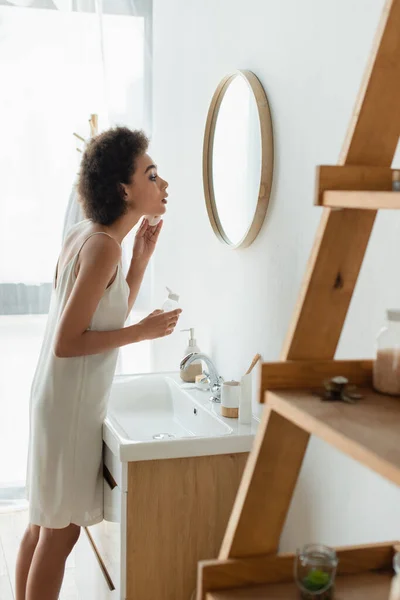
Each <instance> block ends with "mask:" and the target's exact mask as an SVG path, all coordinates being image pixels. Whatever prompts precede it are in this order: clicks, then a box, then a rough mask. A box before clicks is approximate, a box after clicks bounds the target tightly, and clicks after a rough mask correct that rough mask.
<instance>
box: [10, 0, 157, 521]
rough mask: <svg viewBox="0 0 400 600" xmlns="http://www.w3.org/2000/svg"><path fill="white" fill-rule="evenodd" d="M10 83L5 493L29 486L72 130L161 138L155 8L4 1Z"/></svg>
mask: <svg viewBox="0 0 400 600" xmlns="http://www.w3.org/2000/svg"><path fill="white" fill-rule="evenodd" d="M0 80H1V95H0V132H1V136H0V169H1V177H0V486H1V485H2V484H4V483H5V482H11V483H15V482H20V483H21V482H23V481H24V478H25V464H26V443H25V441H26V442H27V439H28V401H29V390H30V384H31V380H32V376H33V372H34V368H35V366H36V361H37V357H38V352H39V348H40V344H41V340H42V335H43V330H44V325H45V322H46V313H47V310H48V304H49V297H50V291H51V282H52V279H53V275H54V269H55V265H56V261H57V256H58V253H59V251H60V247H61V242H62V234H63V228H64V224H65V217H66V212H67V206H68V200H69V197H70V195H71V192H72V191H73V184H74V181H75V178H76V173H77V172H78V169H79V162H80V158H81V154H80V153H79V152H77V147H78V148H80V149H82V145H81V143H80V142H79V141H78V140H77V139H76V138H75V137H73V135H72V134H73V132H77V133H78V134H80V135H81V136H82V137H84V138H86V137H88V136H89V134H90V131H89V123H88V120H89V117H90V115H91V114H94V113H95V114H97V115H98V116H99V129H100V130H102V129H105V128H107V127H108V126H111V125H115V124H124V125H127V126H129V127H133V128H144V129H145V130H146V131H147V132H149V133H151V114H150V107H151V102H150V97H151V88H150V83H149V82H150V81H151V0H141V1H137V2H130V1H128V0H126V1H125V0H102V1H100V0H33V1H29V0H13V1H11V0H10V1H8V0H0ZM129 244H131V240H128V244H127V248H128V249H129ZM150 282H151V278H150V275H149V276H148V277H147V279H146V281H145V282H144V285H143V289H142V291H141V294H140V298H139V301H138V304H137V307H136V308H137V311H138V312H137V315H136V316H137V318H139V317H141V314H142V313H141V311H143V313H145V312H147V311H148V309H149V308H150V306H149V303H150V291H151V286H150ZM130 352H131V354H129V353H128V354H126V355H125V356H123V361H122V363H123V364H122V368H123V369H124V370H125V371H130V372H135V371H136V372H137V371H139V372H140V371H146V370H149V369H150V364H149V361H150V349H149V347H147V346H146V345H145V346H142V347H140V348H133V349H130ZM16 439H18V440H20V441H22V443H19V444H18V447H16V444H15V440H16ZM24 440H25V441H24ZM6 456H7V460H6V458H5V457H6ZM10 457H12V460H11V459H10ZM0 509H1V495H0Z"/></svg>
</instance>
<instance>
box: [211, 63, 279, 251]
mask: <svg viewBox="0 0 400 600" xmlns="http://www.w3.org/2000/svg"><path fill="white" fill-rule="evenodd" d="M272 170H273V139H272V122H271V115H270V111H269V106H268V100H267V97H266V95H265V92H264V89H263V87H262V85H261V83H260V82H259V80H258V79H257V77H256V76H255V75H254V74H253V73H251V72H250V71H237V72H235V73H233V74H230V75H228V76H227V77H225V78H224V79H223V80H222V81H221V83H220V84H219V86H218V88H217V90H216V92H215V94H214V97H213V99H212V101H211V105H210V109H209V112H208V118H207V125H206V131H205V137H204V150H203V181H204V192H205V197H206V204H207V211H208V216H209V218H210V222H211V225H212V227H213V229H214V232H215V233H216V235H217V236H218V238H219V239H220V240H221V241H222V242H224V243H226V244H229V246H231V247H232V248H239V247H242V248H244V247H246V246H249V245H250V244H251V243H252V242H253V241H254V240H255V238H256V237H257V235H258V233H259V231H260V229H261V227H262V224H263V222H264V218H265V214H266V212H267V208H268V202H269V196H270V192H271V184H272Z"/></svg>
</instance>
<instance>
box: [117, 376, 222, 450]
mask: <svg viewBox="0 0 400 600" xmlns="http://www.w3.org/2000/svg"><path fill="white" fill-rule="evenodd" d="M108 418H111V419H112V421H114V422H115V423H116V424H117V426H118V428H119V429H121V430H123V433H124V437H125V438H126V439H127V440H130V441H132V442H153V443H154V442H160V441H163V442H167V441H168V442H171V441H173V440H179V439H184V438H186V439H187V438H198V437H201V438H210V437H220V436H226V435H230V434H231V433H232V431H233V430H232V428H231V427H229V425H227V424H226V423H224V422H223V421H222V419H221V418H219V417H218V416H217V415H216V414H214V413H213V412H212V408H210V409H209V410H208V409H207V408H206V407H205V406H204V405H203V404H202V403H201V402H198V401H196V398H195V397H194V395H193V394H190V393H189V392H188V391H186V390H185V389H183V388H182V386H181V385H180V384H179V383H178V382H177V381H175V380H174V379H173V378H172V377H169V376H166V375H143V376H137V377H132V376H130V375H127V376H117V377H116V378H115V380H114V383H113V386H112V388H111V395H110V400H109V406H108Z"/></svg>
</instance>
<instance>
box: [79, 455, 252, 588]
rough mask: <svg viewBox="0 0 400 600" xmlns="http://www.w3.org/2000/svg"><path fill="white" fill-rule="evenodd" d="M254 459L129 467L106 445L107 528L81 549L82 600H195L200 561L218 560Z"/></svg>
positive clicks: (95, 531) (88, 536) (92, 531)
mask: <svg viewBox="0 0 400 600" xmlns="http://www.w3.org/2000/svg"><path fill="white" fill-rule="evenodd" d="M247 457H248V453H247V452H241V453H236V454H218V455H212V456H195V457H190V458H172V459H163V460H145V461H138V462H127V463H126V462H125V463H124V462H121V461H120V460H119V459H118V458H117V457H116V456H115V455H114V454H113V453H112V452H111V450H110V449H109V448H108V447H107V446H106V445H105V446H104V476H105V478H104V507H105V520H104V521H103V522H102V523H99V524H98V525H94V526H92V527H89V528H88V529H87V530H85V531H83V532H82V534H81V538H80V540H79V542H78V544H77V547H76V581H77V587H78V590H79V593H80V595H81V597H82V598H85V599H86V598H87V599H88V600H92V599H93V600H94V599H95V600H106V599H107V600H191V597H192V594H193V592H194V590H195V588H196V574H197V563H198V561H199V560H204V559H209V558H215V557H216V556H218V552H219V549H220V546H221V543H222V539H223V536H224V532H225V530H226V526H227V523H228V519H229V516H230V513H231V510H232V506H233V502H234V500H235V497H236V493H237V490H238V487H239V483H240V480H241V477H242V473H243V470H244V467H245V463H246V460H247Z"/></svg>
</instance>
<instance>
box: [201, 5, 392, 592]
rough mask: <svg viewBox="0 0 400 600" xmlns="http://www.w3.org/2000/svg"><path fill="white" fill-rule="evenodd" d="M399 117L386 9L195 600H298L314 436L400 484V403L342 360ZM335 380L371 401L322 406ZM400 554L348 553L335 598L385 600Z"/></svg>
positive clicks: (369, 549) (387, 189) (367, 370)
mask: <svg viewBox="0 0 400 600" xmlns="http://www.w3.org/2000/svg"><path fill="white" fill-rule="evenodd" d="M399 106H400V0H387V2H386V4H385V6H384V9H383V12H382V18H381V22H380V25H379V28H378V31H377V35H376V39H375V43H374V45H373V49H372V52H371V57H370V61H369V64H368V66H367V69H366V73H365V76H364V80H363V83H362V85H361V90H360V93H359V97H358V100H357V103H356V106H355V109H354V114H353V118H352V119H351V122H350V126H349V130H348V134H347V137H346V140H345V142H344V146H343V149H342V152H341V155H340V159H339V164H338V165H337V166H321V167H318V169H317V185H316V197H315V204H317V205H318V206H322V207H324V210H323V214H322V218H321V223H320V226H319V230H318V232H317V235H316V240H315V243H314V247H313V250H312V252H311V256H310V259H309V264H308V267H307V271H306V274H305V278H304V281H303V286H302V288H301V292H300V297H299V299H298V303H297V306H296V309H295V313H294V316H293V319H292V322H291V324H290V327H289V331H288V335H287V338H286V341H285V344H284V348H283V351H282V355H281V362H277V363H265V364H263V371H262V385H261V398H260V401H261V402H265V407H264V411H263V414H262V419H261V423H260V426H259V428H258V431H257V435H256V438H255V441H254V445H253V448H252V451H251V453H250V456H249V459H248V462H247V465H246V468H245V471H244V474H243V478H242V481H241V485H240V488H239V491H238V494H237V497H236V501H235V504H234V507H233V510H232V514H231V517H230V520H229V523H228V526H227V530H226V533H225V538H224V540H223V543H222V547H221V550H220V554H219V557H218V559H216V560H211V561H203V562H201V563H200V564H199V570H198V585H197V600H233V599H235V598H238V599H239V598H242V599H247V600H250V599H253V598H260V599H261V598H262V599H263V600H278V599H285V600H289V599H290V598H296V597H297V591H296V587H295V584H294V581H293V562H294V556H293V555H290V554H279V550H278V549H279V541H280V537H281V534H282V529H283V526H284V523H285V519H286V515H287V512H288V509H289V506H290V502H291V499H292V494H293V492H294V489H295V486H296V483H297V480H298V476H299V472H300V469H301V466H302V463H303V459H304V455H305V452H306V449H307V446H308V442H309V439H310V436H311V435H315V436H317V437H319V438H321V439H323V440H325V441H326V442H328V443H329V444H331V445H332V446H334V447H335V448H338V449H339V450H341V451H342V452H344V453H346V454H347V455H349V456H351V457H352V458H353V459H355V460H357V461H359V462H360V463H362V464H364V465H366V466H367V467H369V468H370V469H372V470H374V471H375V472H376V473H379V474H380V475H381V476H382V477H385V478H386V479H387V480H389V481H391V482H392V483H394V484H397V485H400V444H399V443H398V440H399V431H400V402H399V401H398V400H395V399H392V398H390V397H387V396H383V395H380V394H377V393H376V392H374V391H373V390H372V361H369V360H358V361H335V360H333V359H334V355H335V352H336V347H337V344H338V341H339V337H340V334H341V331H342V328H343V324H344V320H345V318H346V315H347V311H348V308H349V305H350V301H351V298H352V295H353V292H354V288H355V285H356V282H357V278H358V274H359V272H360V269H361V265H362V262H363V258H364V254H365V251H366V248H367V245H368V241H369V238H370V234H371V231H372V227H373V224H374V220H375V216H376V211H377V210H378V209H381V208H386V209H394V208H400V193H399V192H393V191H392V170H391V164H392V161H393V157H394V154H395V151H396V147H397V143H398V140H399V134H400V110H399ZM334 375H344V376H347V377H348V378H349V379H350V381H351V382H352V383H354V384H356V385H358V386H359V387H360V388H362V393H363V396H364V397H363V399H361V400H359V402H358V403H357V404H354V405H349V404H344V403H341V402H332V403H329V402H323V401H322V400H321V399H320V398H318V397H317V396H316V395H315V394H314V390H315V389H316V388H318V387H321V384H322V381H323V380H324V379H325V378H329V377H332V376H334ZM395 547H396V542H388V543H386V544H374V545H367V546H358V547H357V546H352V547H347V548H338V549H337V552H338V556H339V568H338V576H337V582H336V597H337V598H338V599H339V598H343V599H344V598H345V599H346V600H387V598H388V595H389V587H390V580H391V577H392V559H393V554H394V551H395Z"/></svg>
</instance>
